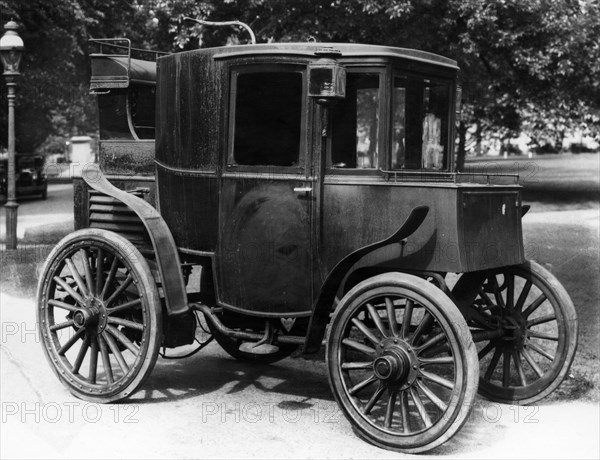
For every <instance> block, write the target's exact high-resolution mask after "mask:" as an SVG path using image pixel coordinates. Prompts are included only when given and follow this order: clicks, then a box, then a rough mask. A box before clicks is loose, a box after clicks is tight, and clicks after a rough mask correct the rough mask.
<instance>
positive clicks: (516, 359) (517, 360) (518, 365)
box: [513, 351, 527, 387]
mask: <svg viewBox="0 0 600 460" xmlns="http://www.w3.org/2000/svg"><path fill="white" fill-rule="evenodd" d="M513 361H514V362H515V367H516V369H517V374H519V380H520V381H521V386H522V387H526V386H527V378H526V377H525V372H523V366H522V365H521V355H520V353H519V352H518V351H515V352H513Z"/></svg>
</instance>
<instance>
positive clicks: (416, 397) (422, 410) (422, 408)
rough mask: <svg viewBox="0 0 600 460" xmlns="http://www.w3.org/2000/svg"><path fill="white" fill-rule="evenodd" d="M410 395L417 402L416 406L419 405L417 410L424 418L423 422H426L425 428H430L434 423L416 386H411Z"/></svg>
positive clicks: (422, 418)
mask: <svg viewBox="0 0 600 460" xmlns="http://www.w3.org/2000/svg"><path fill="white" fill-rule="evenodd" d="M410 396H411V398H412V400H413V402H414V403H415V406H417V411H418V412H419V415H420V416H421V420H423V423H424V424H425V428H429V427H430V426H431V425H432V423H431V419H430V418H429V414H428V413H427V409H425V405H424V404H423V401H422V400H421V397H420V396H419V393H417V390H416V389H415V387H410Z"/></svg>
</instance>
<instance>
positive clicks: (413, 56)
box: [178, 42, 458, 69]
mask: <svg viewBox="0 0 600 460" xmlns="http://www.w3.org/2000/svg"><path fill="white" fill-rule="evenodd" d="M323 48H332V49H334V50H337V51H339V52H341V57H342V58H344V57H349V58H358V57H362V58H366V57H391V58H401V59H407V60H412V61H419V62H425V63H430V64H434V65H441V66H444V67H450V68H454V69H458V66H457V63H456V61H454V60H452V59H449V58H447V57H444V56H440V55H438V54H434V53H429V52H427V51H421V50H415V49H410V48H396V47H392V46H380V45H364V44H358V43H318V42H306V43H266V44H258V45H237V46H222V47H218V48H203V49H199V50H193V51H186V52H184V53H178V54H187V53H208V54H213V55H214V58H215V59H226V58H230V57H238V56H265V55H267V56H269V55H271V56H290V55H292V56H294V55H295V56H306V57H314V56H315V52H316V51H320V50H322V49H323Z"/></svg>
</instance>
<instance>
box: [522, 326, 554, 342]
mask: <svg viewBox="0 0 600 460" xmlns="http://www.w3.org/2000/svg"><path fill="white" fill-rule="evenodd" d="M527 335H528V336H529V337H535V338H537V339H542V340H552V341H553V342H558V337H557V336H556V335H550V334H542V333H541V332H536V331H532V330H531V329H528V330H527Z"/></svg>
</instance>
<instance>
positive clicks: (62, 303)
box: [48, 299, 79, 312]
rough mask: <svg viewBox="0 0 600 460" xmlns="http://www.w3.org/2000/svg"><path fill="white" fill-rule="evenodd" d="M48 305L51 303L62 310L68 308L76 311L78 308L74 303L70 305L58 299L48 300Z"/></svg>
mask: <svg viewBox="0 0 600 460" xmlns="http://www.w3.org/2000/svg"><path fill="white" fill-rule="evenodd" d="M48 305H52V306H53V307H58V308H62V309H63V310H69V311H72V312H76V311H78V310H79V307H76V306H75V305H71V304H68V303H65V302H61V301H60V300H54V299H50V300H48Z"/></svg>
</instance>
